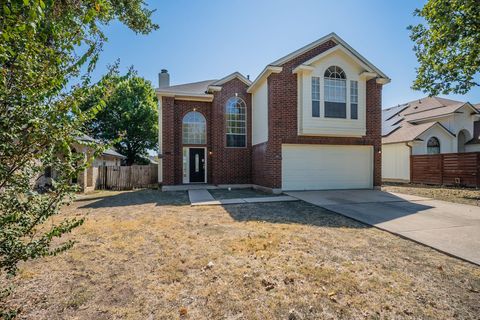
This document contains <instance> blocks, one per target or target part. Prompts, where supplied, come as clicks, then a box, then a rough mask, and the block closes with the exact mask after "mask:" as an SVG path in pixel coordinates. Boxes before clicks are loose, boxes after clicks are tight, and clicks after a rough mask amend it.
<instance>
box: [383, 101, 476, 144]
mask: <svg viewBox="0 0 480 320" xmlns="http://www.w3.org/2000/svg"><path fill="white" fill-rule="evenodd" d="M463 106H467V107H468V108H470V109H471V110H472V112H475V113H478V110H477V109H475V108H474V107H473V106H472V105H471V104H470V103H469V102H461V101H456V100H451V99H446V98H440V97H425V98H422V99H418V100H414V101H410V102H408V103H405V104H402V105H398V106H395V107H392V108H388V109H384V110H382V136H383V138H382V143H397V142H405V141H412V140H415V139H416V138H417V137H418V136H419V135H420V134H422V133H423V132H425V130H428V129H430V128H431V127H432V126H433V125H434V124H438V125H440V126H441V127H442V128H443V129H445V130H447V132H448V133H449V134H452V135H453V133H451V132H450V131H449V130H448V129H446V128H445V127H444V126H442V125H441V124H440V123H439V122H436V121H435V119H436V118H439V117H444V116H448V115H451V114H453V113H455V112H458V110H459V109H460V108H462V107H463ZM422 130H423V131H422ZM406 139H407V140H406ZM408 139H410V140H408Z"/></svg>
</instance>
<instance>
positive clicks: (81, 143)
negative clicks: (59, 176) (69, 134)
mask: <svg viewBox="0 0 480 320" xmlns="http://www.w3.org/2000/svg"><path fill="white" fill-rule="evenodd" d="M77 140H78V143H74V144H73V145H72V152H76V153H83V154H84V155H85V157H87V156H91V155H92V154H93V151H92V148H90V147H89V146H88V145H87V144H86V143H98V140H96V139H94V138H92V137H90V136H88V135H86V134H82V135H81V136H79V137H78V139H77ZM85 142H86V143H85ZM126 158H127V157H125V156H124V155H122V154H120V153H118V152H117V151H115V150H114V149H111V148H110V149H107V150H105V151H104V152H103V153H102V155H101V156H100V157H97V158H95V159H93V163H92V166H90V167H88V168H87V170H85V171H83V172H80V173H79V174H78V176H77V178H76V179H73V180H72V183H76V184H78V185H79V186H80V189H81V191H82V192H87V191H92V190H94V189H95V181H96V180H97V174H98V169H97V168H98V167H100V166H120V165H121V164H122V161H123V160H125V159H126ZM55 176H56V173H55V171H53V170H50V169H49V168H47V169H46V170H45V173H44V174H43V175H42V176H41V177H40V178H39V179H38V180H37V183H36V187H41V188H44V187H47V186H50V185H51V179H52V178H55Z"/></svg>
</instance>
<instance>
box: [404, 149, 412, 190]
mask: <svg viewBox="0 0 480 320" xmlns="http://www.w3.org/2000/svg"><path fill="white" fill-rule="evenodd" d="M405 145H406V146H407V147H408V148H409V149H410V157H409V158H408V162H409V167H410V168H409V169H410V170H409V171H410V181H409V182H410V183H411V182H412V180H413V179H412V175H413V174H412V172H413V170H412V169H413V168H412V167H413V165H412V155H413V147H412V146H411V145H410V142H405Z"/></svg>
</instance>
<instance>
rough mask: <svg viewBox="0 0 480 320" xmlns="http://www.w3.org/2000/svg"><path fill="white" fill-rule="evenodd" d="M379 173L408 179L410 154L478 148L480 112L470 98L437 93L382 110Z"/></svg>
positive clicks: (388, 176) (467, 150)
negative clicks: (459, 99)
mask: <svg viewBox="0 0 480 320" xmlns="http://www.w3.org/2000/svg"><path fill="white" fill-rule="evenodd" d="M382 122H383V125H382V136H383V137H382V177H383V180H384V181H409V180H410V155H422V154H437V153H456V152H475V151H480V113H479V110H478V109H477V107H476V106H474V105H472V104H470V103H469V102H461V101H454V100H450V99H445V98H439V97H427V98H423V99H420V100H415V101H411V102H408V103H405V104H402V105H398V106H396V107H392V108H388V109H385V110H383V112H382Z"/></svg>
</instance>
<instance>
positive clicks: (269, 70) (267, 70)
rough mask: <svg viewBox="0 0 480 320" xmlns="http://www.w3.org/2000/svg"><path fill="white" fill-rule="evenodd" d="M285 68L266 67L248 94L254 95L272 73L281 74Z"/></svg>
mask: <svg viewBox="0 0 480 320" xmlns="http://www.w3.org/2000/svg"><path fill="white" fill-rule="evenodd" d="M282 70H283V68H282V67H276V66H266V67H265V69H263V71H262V72H261V73H260V74H259V75H258V77H257V78H256V79H255V81H253V82H252V84H251V85H250V87H248V89H247V92H248V93H252V92H254V91H255V90H256V89H257V88H258V86H259V85H260V84H261V83H262V82H263V80H265V79H267V78H268V76H269V75H271V74H272V73H280V72H282Z"/></svg>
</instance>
